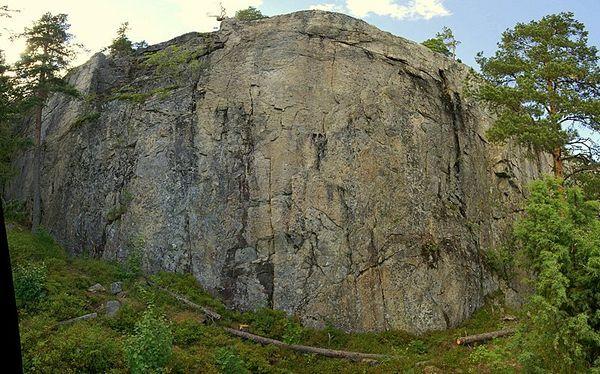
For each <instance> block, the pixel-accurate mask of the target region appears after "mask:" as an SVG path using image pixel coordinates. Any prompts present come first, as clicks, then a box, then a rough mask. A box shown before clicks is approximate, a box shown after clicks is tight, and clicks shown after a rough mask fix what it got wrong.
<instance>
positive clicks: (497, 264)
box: [484, 245, 516, 280]
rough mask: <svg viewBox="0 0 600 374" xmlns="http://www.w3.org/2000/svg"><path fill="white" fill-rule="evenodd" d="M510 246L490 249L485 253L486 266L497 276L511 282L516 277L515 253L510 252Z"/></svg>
mask: <svg viewBox="0 0 600 374" xmlns="http://www.w3.org/2000/svg"><path fill="white" fill-rule="evenodd" d="M510 248H511V247H510V246H509V245H505V246H501V247H498V248H494V249H488V250H487V251H485V253H484V261H485V263H486V265H487V266H488V267H489V268H490V269H491V270H492V271H494V272H495V273H496V274H497V275H499V276H500V277H501V278H503V279H505V280H510V279H512V278H513V276H514V270H515V265H516V264H515V253H513V251H511V250H510Z"/></svg>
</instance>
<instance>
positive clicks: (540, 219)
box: [514, 178, 600, 372]
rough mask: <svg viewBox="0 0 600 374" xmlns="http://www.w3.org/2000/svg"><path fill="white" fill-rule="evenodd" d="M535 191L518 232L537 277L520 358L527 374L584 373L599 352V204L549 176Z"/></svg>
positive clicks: (533, 187)
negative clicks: (543, 372) (550, 373)
mask: <svg viewBox="0 0 600 374" xmlns="http://www.w3.org/2000/svg"><path fill="white" fill-rule="evenodd" d="M530 191H531V196H530V197H529V199H528V202H527V206H526V208H525V212H526V215H525V217H523V218H522V219H521V220H519V221H518V222H517V224H516V226H515V230H514V232H515V236H516V238H517V240H518V244H519V248H520V251H521V252H522V253H523V254H524V255H525V258H526V261H527V263H526V265H527V266H528V267H529V268H530V269H532V270H533V271H534V272H535V275H536V277H537V279H536V292H535V295H534V296H533V298H532V300H531V303H530V304H529V313H527V315H526V318H525V321H524V324H523V327H522V329H521V331H520V332H519V334H518V335H517V342H518V345H520V348H521V350H522V352H524V353H523V354H521V356H520V357H519V359H520V361H521V363H522V364H523V365H524V366H525V368H526V370H528V371H540V370H551V371H554V372H578V371H581V370H585V369H586V368H589V367H590V366H591V365H593V364H594V361H596V360H598V355H599V353H600V312H598V311H599V310H600V220H599V219H598V213H599V212H600V204H599V203H598V202H597V201H586V200H585V199H584V195H583V193H582V191H581V190H580V189H578V188H575V187H566V186H563V185H561V184H560V182H559V181H557V180H555V179H550V178H548V179H545V180H543V181H537V182H534V183H533V184H532V185H531V187H530Z"/></svg>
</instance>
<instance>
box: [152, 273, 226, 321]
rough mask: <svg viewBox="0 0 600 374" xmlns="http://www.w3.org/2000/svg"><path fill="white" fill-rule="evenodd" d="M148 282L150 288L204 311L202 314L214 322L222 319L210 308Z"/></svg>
mask: <svg viewBox="0 0 600 374" xmlns="http://www.w3.org/2000/svg"><path fill="white" fill-rule="evenodd" d="M146 282H147V283H148V284H149V285H150V286H152V287H156V288H158V289H159V290H161V291H163V292H166V293H168V294H169V295H170V296H172V297H173V298H174V299H176V300H178V301H180V302H182V303H184V304H185V305H187V306H190V307H192V308H194V309H198V310H200V311H202V313H204V314H205V315H206V316H207V317H210V318H212V319H213V320H215V319H221V315H220V314H219V313H217V312H215V311H214V310H211V309H209V308H206V307H203V306H202V305H198V304H196V303H195V302H193V301H190V300H188V299H186V298H185V297H183V296H181V295H178V294H176V293H175V292H173V291H171V290H169V289H168V288H165V287H161V286H159V285H158V284H156V283H154V282H152V281H151V280H150V279H146Z"/></svg>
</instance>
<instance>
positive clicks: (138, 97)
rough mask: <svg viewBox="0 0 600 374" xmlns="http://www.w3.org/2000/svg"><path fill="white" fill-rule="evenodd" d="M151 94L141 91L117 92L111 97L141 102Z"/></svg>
mask: <svg viewBox="0 0 600 374" xmlns="http://www.w3.org/2000/svg"><path fill="white" fill-rule="evenodd" d="M150 96H152V94H150V93H142V92H118V93H116V94H114V95H113V96H112V97H111V99H112V100H123V101H131V102H133V103H138V104H142V103H144V102H145V101H146V100H147V99H148V98H149V97H150Z"/></svg>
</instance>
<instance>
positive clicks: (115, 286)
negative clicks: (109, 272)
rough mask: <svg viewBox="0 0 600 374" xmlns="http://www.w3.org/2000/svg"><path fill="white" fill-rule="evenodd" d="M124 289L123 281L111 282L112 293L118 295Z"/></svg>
mask: <svg viewBox="0 0 600 374" xmlns="http://www.w3.org/2000/svg"><path fill="white" fill-rule="evenodd" d="M122 291H123V282H112V283H111V284H110V293H112V294H113V295H116V294H118V293H121V292H122Z"/></svg>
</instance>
